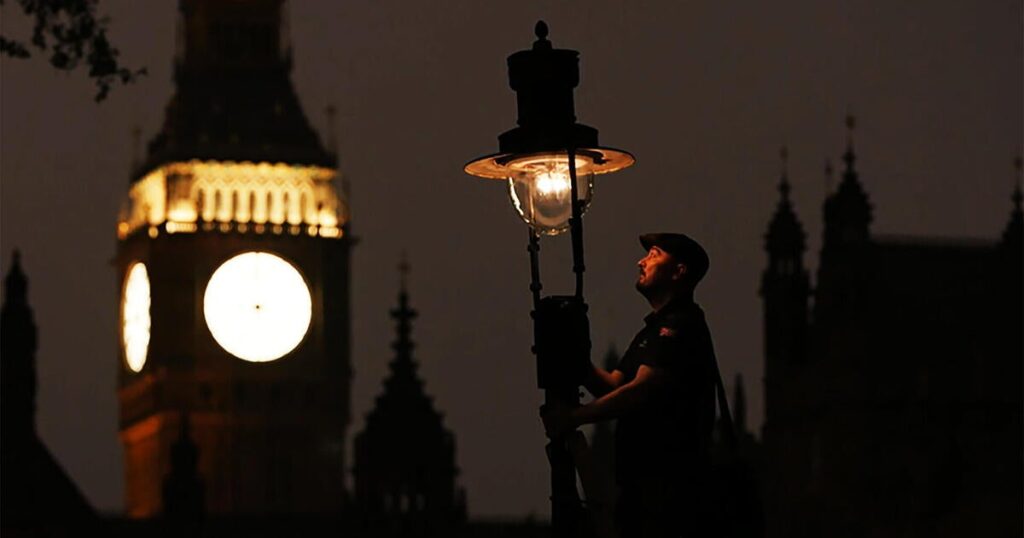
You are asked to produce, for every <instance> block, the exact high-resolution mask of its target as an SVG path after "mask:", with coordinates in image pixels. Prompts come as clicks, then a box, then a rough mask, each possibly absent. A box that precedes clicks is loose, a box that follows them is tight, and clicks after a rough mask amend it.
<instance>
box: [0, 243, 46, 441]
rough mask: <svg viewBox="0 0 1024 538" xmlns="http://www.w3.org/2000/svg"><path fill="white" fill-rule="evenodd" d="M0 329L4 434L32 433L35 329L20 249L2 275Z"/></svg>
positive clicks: (0, 394) (14, 435)
mask: <svg viewBox="0 0 1024 538" xmlns="http://www.w3.org/2000/svg"><path fill="white" fill-rule="evenodd" d="M0 331H2V335H0V350H2V351H0V367H2V374H0V375H2V377H0V384H2V387H3V388H2V391H0V398H2V402H3V404H2V407H0V414H2V417H3V419H2V420H3V422H2V430H3V436H4V438H13V437H19V436H25V435H35V414H36V348H37V333H36V324H35V321H34V320H33V316H32V309H31V308H30V307H29V305H28V278H26V277H25V273H24V272H23V271H22V269H21V253H20V252H18V251H17V250H15V251H14V253H13V254H12V256H11V268H10V269H9V270H8V272H7V276H6V277H5V278H4V303H3V308H2V310H0ZM11 436H13V437H11Z"/></svg>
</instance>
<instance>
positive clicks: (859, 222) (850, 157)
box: [825, 116, 872, 248]
mask: <svg viewBox="0 0 1024 538" xmlns="http://www.w3.org/2000/svg"><path fill="white" fill-rule="evenodd" d="M854 126H855V120H854V118H853V116H847V117H846V152H845V153H844V154H843V162H845V163H846V169H845V170H843V178H842V181H841V182H840V183H839V188H838V189H836V192H835V193H834V194H832V195H830V196H829V197H828V199H827V200H826V201H825V247H826V248H828V247H832V246H838V245H840V244H851V243H862V242H865V241H867V240H868V239H869V237H870V230H869V228H870V225H871V219H872V216H871V203H870V201H869V200H868V195H867V193H866V192H865V191H864V187H863V186H861V184H860V179H859V176H858V174H857V169H856V166H855V165H856V162H857V156H856V153H855V152H854V149H853V129H854Z"/></svg>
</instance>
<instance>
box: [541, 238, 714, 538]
mask: <svg viewBox="0 0 1024 538" xmlns="http://www.w3.org/2000/svg"><path fill="white" fill-rule="evenodd" d="M640 243H641V245H643V247H644V248H645V249H647V255H646V256H644V257H643V258H642V259H641V260H640V261H639V262H638V263H637V266H638V267H639V268H640V275H639V276H638V278H637V281H636V288H637V290H638V291H639V292H640V293H641V294H642V295H643V296H644V297H645V298H646V299H647V301H648V302H649V303H650V305H651V308H652V309H653V312H651V314H649V315H648V316H647V317H646V318H645V319H644V321H645V325H644V328H643V329H641V330H640V332H639V333H637V335H636V337H634V338H633V342H632V343H631V344H630V345H629V349H627V350H626V353H625V354H624V355H623V356H622V360H621V361H620V362H619V364H618V366H616V367H615V369H613V370H612V371H610V372H609V371H606V370H604V369H602V368H598V367H596V366H591V368H590V373H589V375H588V376H587V378H586V380H585V381H584V384H585V386H586V387H587V390H589V391H590V393H591V394H593V396H594V398H595V399H594V401H592V402H590V403H589V404H587V405H583V406H580V407H576V408H571V409H570V408H565V407H550V406H549V407H546V408H545V409H544V410H543V412H542V417H543V419H544V426H545V430H546V431H547V433H548V435H550V436H555V435H558V434H559V433H564V432H566V431H568V430H571V429H573V428H575V427H577V426H580V425H582V424H587V423H592V422H598V421H602V420H609V419H612V418H618V419H619V422H618V426H617V428H616V432H615V434H616V435H615V439H616V447H615V465H616V472H615V474H616V482H617V483H618V486H619V490H620V491H619V505H618V509H617V523H618V527H619V531H620V532H621V534H622V536H624V537H633V536H643V537H657V536H679V535H680V534H683V533H695V534H696V535H699V536H703V535H706V534H707V532H708V529H706V528H705V526H706V524H707V523H706V520H707V512H708V507H707V506H706V505H705V503H704V502H703V499H706V498H707V491H706V489H707V488H706V487H705V486H706V483H707V477H708V472H709V468H710V444H711V431H712V428H713V425H714V415H715V379H716V377H715V375H716V374H715V371H716V369H715V363H714V360H715V359H714V352H713V350H712V344H711V335H710V333H709V331H708V327H707V323H706V322H705V320H704V313H703V311H702V310H701V309H700V307H699V306H698V305H697V304H696V303H694V301H693V291H694V288H695V287H696V286H697V283H699V282H700V280H701V278H703V277H704V274H705V273H706V272H707V269H708V256H707V253H706V252H705V251H704V249H703V248H702V247H701V246H700V245H699V244H698V243H697V242H696V241H694V240H693V239H691V238H689V237H687V236H685V235H683V234H672V233H659V234H646V235H643V236H641V237H640Z"/></svg>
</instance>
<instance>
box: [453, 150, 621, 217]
mask: <svg viewBox="0 0 1024 538" xmlns="http://www.w3.org/2000/svg"><path fill="white" fill-rule="evenodd" d="M575 162H576V194H577V196H578V197H579V199H580V200H582V201H583V207H582V208H581V209H582V210H583V211H586V210H587V208H588V207H590V201H591V199H592V198H593V196H594V177H595V176H596V175H598V174H607V173H610V172H617V171H619V170H622V169H623V168H627V167H629V166H631V165H632V164H633V162H634V159H633V156H632V155H630V154H629V153H628V152H625V151H621V150H616V149H612V148H603V147H599V148H587V149H583V150H579V151H578V152H577V153H576V158H575ZM465 171H466V173H467V174H470V175H474V176H477V177H482V178H487V179H503V180H505V181H507V182H508V194H509V198H511V200H512V206H513V207H514V208H515V210H516V212H517V213H519V216H520V217H521V218H522V219H523V221H525V222H526V224H528V225H530V227H531V228H533V229H534V230H535V231H536V232H537V233H538V234H541V235H558V234H560V233H562V232H564V231H566V230H568V229H569V218H570V217H571V216H572V182H571V177H572V176H571V175H570V172H569V155H568V153H567V152H564V151H563V152H544V153H531V154H526V155H520V154H508V153H499V154H494V155H488V156H486V157H481V158H479V159H476V160H474V161H472V162H470V163H469V164H467V165H466V167H465ZM583 211H581V214H582V213H583Z"/></svg>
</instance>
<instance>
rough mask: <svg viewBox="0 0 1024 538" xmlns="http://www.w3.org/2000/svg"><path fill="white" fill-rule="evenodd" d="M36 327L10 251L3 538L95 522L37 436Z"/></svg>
mask: <svg viewBox="0 0 1024 538" xmlns="http://www.w3.org/2000/svg"><path fill="white" fill-rule="evenodd" d="M37 348H38V340H37V330H36V324H35V321H34V319H33V316H32V308H31V307H30V306H29V304H28V277H27V276H26V275H25V272H24V271H23V270H22V268H21V256H20V255H19V253H18V251H17V250H15V251H14V254H13V256H11V266H10V269H9V270H8V271H7V275H6V276H5V277H4V297H3V307H2V309H0V399H2V401H0V467H2V469H3V479H2V480H0V513H2V517H0V529H2V531H3V534H4V536H37V535H39V534H38V533H39V532H42V533H45V535H49V536H64V535H70V534H71V533H72V531H78V530H80V529H95V528H96V527H97V526H98V524H99V518H98V516H97V514H96V512H95V511H94V510H93V508H92V506H90V505H89V502H88V501H87V500H86V499H85V497H84V496H83V495H82V492H81V491H80V490H79V489H78V487H77V486H76V485H75V484H74V482H72V481H71V478H70V477H69V476H68V474H67V473H66V472H65V471H64V469H63V468H62V467H61V466H60V464H59V463H58V462H57V460H56V459H54V457H53V455H52V454H50V451H49V450H48V449H47V448H46V445H44V444H43V442H42V440H40V439H39V435H38V434H37V433H36V386H37V384H36V349H37Z"/></svg>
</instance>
